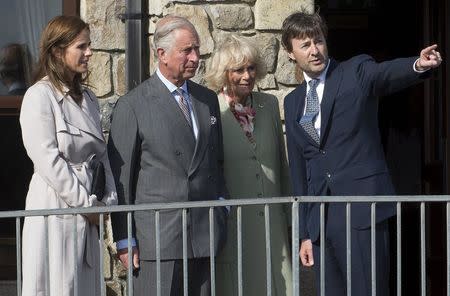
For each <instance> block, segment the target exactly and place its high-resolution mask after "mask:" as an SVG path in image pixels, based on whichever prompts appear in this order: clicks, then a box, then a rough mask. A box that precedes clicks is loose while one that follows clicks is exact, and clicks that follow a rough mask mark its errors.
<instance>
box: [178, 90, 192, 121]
mask: <svg viewBox="0 0 450 296" xmlns="http://www.w3.org/2000/svg"><path fill="white" fill-rule="evenodd" d="M175 92H176V93H177V95H178V96H179V97H180V99H179V101H178V105H179V106H180V109H181V112H182V113H183V115H184V117H185V118H186V120H187V122H188V124H189V125H190V126H192V121H191V114H190V108H189V103H188V101H187V99H186V97H185V96H184V91H183V89H182V88H177V89H176V90H175Z"/></svg>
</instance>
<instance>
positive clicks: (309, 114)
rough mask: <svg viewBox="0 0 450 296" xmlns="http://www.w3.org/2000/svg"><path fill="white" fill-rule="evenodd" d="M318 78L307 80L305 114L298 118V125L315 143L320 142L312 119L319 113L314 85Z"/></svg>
mask: <svg viewBox="0 0 450 296" xmlns="http://www.w3.org/2000/svg"><path fill="white" fill-rule="evenodd" d="M319 82H320V80H319V79H311V80H310V81H309V82H308V85H309V91H308V93H307V94H306V110H305V114H304V115H303V116H302V118H300V122H299V123H300V125H301V126H302V127H303V129H304V130H305V131H306V133H307V134H308V135H309V136H310V137H311V138H312V139H313V140H314V141H315V142H316V143H317V144H319V143H320V138H319V134H318V133H317V131H316V128H315V127H314V120H315V119H316V117H317V114H319V97H318V96H317V91H316V87H317V85H318V84H319Z"/></svg>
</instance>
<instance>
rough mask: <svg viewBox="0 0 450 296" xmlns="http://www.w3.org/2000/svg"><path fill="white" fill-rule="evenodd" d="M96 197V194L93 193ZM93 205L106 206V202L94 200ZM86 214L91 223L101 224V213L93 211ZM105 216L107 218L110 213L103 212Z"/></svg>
mask: <svg viewBox="0 0 450 296" xmlns="http://www.w3.org/2000/svg"><path fill="white" fill-rule="evenodd" d="M92 196H94V197H95V195H91V198H92ZM92 206H93V207H104V206H105V203H104V202H101V201H98V200H97V199H94V200H93V203H92ZM84 216H85V217H86V218H87V219H88V221H89V223H91V224H94V225H97V226H98V225H99V224H100V213H91V214H84ZM103 217H104V218H105V219H106V218H107V217H108V214H103Z"/></svg>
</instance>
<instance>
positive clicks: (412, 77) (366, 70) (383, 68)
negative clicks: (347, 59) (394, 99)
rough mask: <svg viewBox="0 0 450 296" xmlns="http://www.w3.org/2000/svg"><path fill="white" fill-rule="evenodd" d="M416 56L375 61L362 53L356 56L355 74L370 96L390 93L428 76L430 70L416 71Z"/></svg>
mask: <svg viewBox="0 0 450 296" xmlns="http://www.w3.org/2000/svg"><path fill="white" fill-rule="evenodd" d="M417 58H418V57H410V58H398V59H394V60H391V61H385V62H382V63H377V62H375V60H374V59H373V58H372V57H370V56H368V55H362V56H359V57H357V58H356V60H358V61H359V63H358V65H357V75H358V79H359V80H360V85H361V86H366V87H367V88H368V89H366V91H367V92H368V93H370V95H371V96H372V97H379V96H385V95H389V94H392V93H394V92H397V91H399V90H402V89H404V88H407V87H409V86H411V85H414V84H416V83H419V82H421V81H422V79H424V78H427V77H429V75H430V72H431V71H426V72H424V73H418V72H416V71H414V68H413V65H414V63H415V61H416V60H417Z"/></svg>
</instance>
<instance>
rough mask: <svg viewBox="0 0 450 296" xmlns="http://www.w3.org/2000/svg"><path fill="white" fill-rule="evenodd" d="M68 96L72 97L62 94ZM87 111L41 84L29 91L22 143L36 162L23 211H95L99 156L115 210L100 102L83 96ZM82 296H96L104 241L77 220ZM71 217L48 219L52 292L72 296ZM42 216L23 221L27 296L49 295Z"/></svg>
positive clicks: (23, 111)
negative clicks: (92, 164)
mask: <svg viewBox="0 0 450 296" xmlns="http://www.w3.org/2000/svg"><path fill="white" fill-rule="evenodd" d="M65 91H67V90H65ZM83 96H84V99H83V103H82V106H81V107H80V106H78V105H77V104H76V103H75V102H74V101H73V100H72V98H71V97H70V96H68V95H63V94H62V93H61V92H59V91H57V90H56V89H55V88H54V87H52V85H51V84H50V82H49V81H48V80H47V79H46V78H44V79H42V80H41V81H39V82H37V83H36V84H35V85H33V86H32V87H30V88H29V89H28V91H27V92H26V94H25V96H24V99H23V103H22V108H21V112H20V124H21V127H22V138H23V142H24V146H25V148H26V150H27V154H28V156H29V157H30V158H31V160H32V161H33V165H34V174H33V176H32V178H31V182H30V185H29V189H28V194H27V198H26V206H25V209H27V210H31V209H55V208H69V207H90V206H93V205H95V204H96V201H95V196H91V195H90V186H91V181H92V170H91V169H90V168H89V166H88V163H87V161H88V160H89V159H90V158H92V156H93V155H94V154H95V155H96V157H98V158H99V159H100V160H101V161H102V162H103V163H104V165H105V168H106V176H107V178H106V179H107V184H106V190H105V196H104V198H103V201H104V202H105V203H107V204H115V203H117V195H116V189H115V185H114V180H113V177H112V174H111V169H110V166H109V161H108V157H107V152H106V143H105V139H104V137H103V134H102V131H101V125H100V112H99V106H98V102H97V98H96V97H95V95H94V94H93V93H92V92H91V91H89V90H87V89H86V90H85V91H84V92H83ZM75 220H76V226H77V233H76V240H77V256H76V257H77V258H76V264H77V268H78V273H77V275H78V289H79V295H83V296H90V295H92V296H94V295H99V293H100V287H99V272H100V266H99V239H98V231H97V228H96V226H95V225H92V224H90V223H89V222H88V220H87V219H86V218H85V217H84V216H82V215H77V216H76V218H75ZM73 223H74V218H73V216H71V215H68V216H50V217H49V218H48V235H49V241H48V252H49V263H50V264H49V266H50V281H49V282H50V293H51V295H58V296H69V295H70V296H71V295H73V286H74V281H73V279H74V250H73V243H74V241H73V239H74V237H73V234H72V229H73V225H74V224H73ZM44 232H45V225H44V218H43V217H30V218H26V219H25V222H24V226H23V249H22V257H23V258H22V260H23V261H22V262H23V266H22V267H23V292H22V295H23V296H31V295H33V296H41V295H42V296H43V295H47V291H46V279H45V272H44V270H45V264H46V263H45V254H46V251H47V248H46V242H45V239H44Z"/></svg>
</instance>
